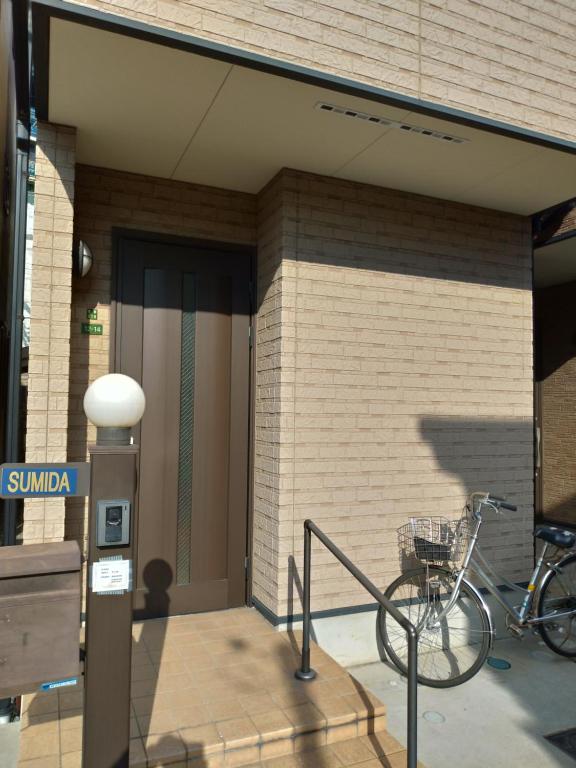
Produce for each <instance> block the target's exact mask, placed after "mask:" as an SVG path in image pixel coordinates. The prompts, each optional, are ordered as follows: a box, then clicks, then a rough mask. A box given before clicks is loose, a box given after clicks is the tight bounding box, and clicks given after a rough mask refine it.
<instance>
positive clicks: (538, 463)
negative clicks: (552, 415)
mask: <svg viewBox="0 0 576 768" xmlns="http://www.w3.org/2000/svg"><path fill="white" fill-rule="evenodd" d="M535 449H536V450H535V453H536V456H535V457H534V458H535V464H536V469H540V467H541V466H542V430H541V429H540V427H536V445H535Z"/></svg>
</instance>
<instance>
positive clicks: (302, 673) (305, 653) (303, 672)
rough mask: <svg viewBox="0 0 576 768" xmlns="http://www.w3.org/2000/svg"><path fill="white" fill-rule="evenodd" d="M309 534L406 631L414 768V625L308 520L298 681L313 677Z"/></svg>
mask: <svg viewBox="0 0 576 768" xmlns="http://www.w3.org/2000/svg"><path fill="white" fill-rule="evenodd" d="M312 534H314V535H315V536H316V538H317V539H319V541H321V542H322V544H324V546H325V547H326V549H328V550H329V551H330V552H331V553H332V554H333V555H334V557H335V558H336V559H337V560H339V561H340V562H341V563H342V565H343V566H344V567H345V568H346V569H347V570H348V571H349V572H350V573H351V574H352V576H354V578H355V579H356V580H357V581H359V582H360V584H362V586H363V587H364V589H366V590H367V591H368V592H369V593H370V594H371V595H372V597H373V598H374V599H375V600H376V602H377V603H378V604H379V605H381V606H382V608H384V610H385V611H388V613H389V614H390V615H391V616H392V618H393V619H395V620H396V621H397V622H398V624H400V626H401V627H402V629H404V631H405V632H406V637H407V641H408V723H407V731H408V732H407V748H408V750H407V751H408V755H407V768H416V764H417V756H416V753H417V721H416V717H417V699H418V635H417V632H416V627H415V626H414V625H413V624H412V623H411V622H410V621H409V620H408V619H407V618H406V616H404V614H402V613H401V612H400V611H399V610H398V608H396V606H395V605H394V604H393V603H392V602H391V601H390V600H388V598H387V597H385V596H384V595H383V594H382V592H381V591H380V590H379V589H378V588H377V587H376V585H375V584H373V583H372V582H371V581H370V579H368V578H367V577H366V576H365V575H364V574H363V573H362V571H360V569H359V568H357V567H356V566H355V565H354V563H353V562H352V561H351V560H349V559H348V558H347V557H346V555H345V554H344V553H343V552H342V551H341V550H340V549H338V547H337V546H336V545H335V544H334V542H333V541H332V540H331V539H329V538H328V536H326V534H325V533H324V532H323V531H321V530H320V528H318V526H317V525H316V524H315V523H313V522H312V520H305V521H304V584H303V587H304V594H303V599H302V603H303V605H302V607H303V612H304V620H303V638H302V664H301V667H300V669H298V670H296V677H297V678H298V679H299V680H313V679H314V678H315V677H316V672H315V671H314V670H313V669H312V668H311V667H310V624H311V620H310V570H311V565H312Z"/></svg>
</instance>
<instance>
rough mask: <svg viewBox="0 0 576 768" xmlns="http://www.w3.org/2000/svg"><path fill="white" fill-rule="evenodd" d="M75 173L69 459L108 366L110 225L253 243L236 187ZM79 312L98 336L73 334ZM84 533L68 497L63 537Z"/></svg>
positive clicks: (91, 432)
mask: <svg viewBox="0 0 576 768" xmlns="http://www.w3.org/2000/svg"><path fill="white" fill-rule="evenodd" d="M76 171H77V172H76V208H75V222H74V224H75V234H76V236H77V237H78V238H82V239H83V240H85V241H86V242H87V243H88V245H89V246H90V248H91V249H92V252H93V254H94V266H93V268H92V270H91V272H90V273H89V274H88V276H87V277H85V278H83V279H81V280H74V283H73V287H72V331H71V346H72V361H71V366H70V398H69V416H68V426H69V432H68V434H69V441H68V456H69V460H70V461H84V460H85V457H86V456H87V446H88V443H89V442H94V441H95V438H96V433H95V429H94V428H93V427H92V426H91V425H88V424H87V420H86V417H85V415H84V411H83V408H82V400H83V397H84V392H85V391H86V388H87V386H88V385H89V383H90V382H92V381H93V380H94V379H96V378H97V377H98V376H102V375H104V374H105V373H108V372H109V371H110V370H111V367H110V366H111V358H110V327H111V326H110V323H111V314H110V301H111V274H112V229H113V228H114V227H120V228H126V229H134V230H141V231H148V232H165V233H167V234H172V235H181V236H187V237H196V238H199V239H208V240H219V241H222V242H231V243H247V244H253V243H255V241H256V200H255V198H254V197H253V196H251V195H245V194H241V193H237V192H227V191H225V190H220V189H215V188H212V187H200V186H196V185H193V184H185V183H180V182H175V181H164V180H162V179H156V178H151V177H147V176H139V175H136V174H130V173H121V172H118V171H111V170H106V169H102V168H92V167H89V166H83V165H79V166H77V169H76ZM87 309H96V310H97V312H98V320H97V322H99V323H102V325H103V326H104V328H103V335H102V336H87V335H83V334H82V333H81V332H80V328H81V323H82V322H83V321H86V310H87ZM85 537H86V526H85V504H84V502H83V500H79V499H69V500H68V506H67V514H66V538H74V539H77V540H78V541H79V542H80V544H81V545H82V546H83V545H84V544H85Z"/></svg>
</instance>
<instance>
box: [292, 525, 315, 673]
mask: <svg viewBox="0 0 576 768" xmlns="http://www.w3.org/2000/svg"><path fill="white" fill-rule="evenodd" d="M307 523H308V521H307V520H306V521H305V522H304V584H303V587H304V594H303V596H302V610H303V614H304V615H303V623H302V665H301V667H300V669H297V670H296V672H295V677H297V678H298V680H314V678H315V677H316V672H315V671H314V670H313V669H311V668H310V623H311V622H310V570H311V565H312V562H311V561H312V531H311V530H310V528H309V527H308V525H307Z"/></svg>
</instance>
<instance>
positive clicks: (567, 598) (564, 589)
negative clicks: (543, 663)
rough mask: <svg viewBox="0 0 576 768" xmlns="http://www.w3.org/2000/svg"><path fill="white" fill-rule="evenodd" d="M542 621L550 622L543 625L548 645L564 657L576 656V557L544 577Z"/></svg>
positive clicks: (539, 605) (540, 613)
mask: <svg viewBox="0 0 576 768" xmlns="http://www.w3.org/2000/svg"><path fill="white" fill-rule="evenodd" d="M566 614H568V615H566ZM538 618H545V619H546V621H544V622H543V623H542V624H540V625H539V628H540V634H541V636H542V640H544V642H545V643H546V645H547V646H548V647H549V648H551V649H552V650H553V651H554V652H555V653H558V654H560V656H567V657H568V658H574V657H576V555H571V556H570V557H567V558H565V559H564V560H563V561H560V562H559V563H558V564H557V565H556V570H554V571H550V572H549V573H548V574H547V575H546V576H545V577H544V581H543V583H542V587H541V589H540V599H539V600H538Z"/></svg>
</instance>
